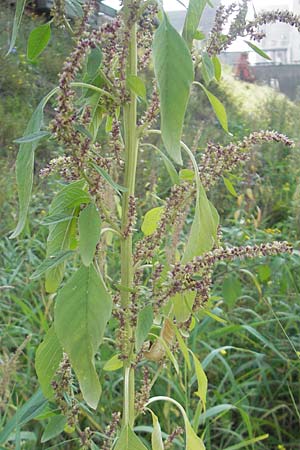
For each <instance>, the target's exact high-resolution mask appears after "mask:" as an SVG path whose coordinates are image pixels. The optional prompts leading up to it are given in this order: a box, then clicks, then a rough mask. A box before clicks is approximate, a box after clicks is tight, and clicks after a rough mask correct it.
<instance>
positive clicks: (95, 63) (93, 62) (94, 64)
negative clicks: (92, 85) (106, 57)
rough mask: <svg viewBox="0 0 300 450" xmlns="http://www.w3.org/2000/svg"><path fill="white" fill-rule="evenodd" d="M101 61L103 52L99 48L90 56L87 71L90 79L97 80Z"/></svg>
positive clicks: (94, 49) (92, 51)
mask: <svg viewBox="0 0 300 450" xmlns="http://www.w3.org/2000/svg"><path fill="white" fill-rule="evenodd" d="M101 61H102V52H101V50H100V48H99V47H95V48H93V49H92V50H91V52H90V54H89V56H88V60H87V65H86V71H87V75H88V77H89V79H93V78H95V76H96V75H97V72H98V70H99V68H100V65H101Z"/></svg>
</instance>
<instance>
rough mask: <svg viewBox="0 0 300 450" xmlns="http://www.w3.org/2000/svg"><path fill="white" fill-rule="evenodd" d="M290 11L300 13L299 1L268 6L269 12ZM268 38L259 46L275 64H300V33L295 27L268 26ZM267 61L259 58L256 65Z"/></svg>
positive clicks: (282, 24) (266, 28) (291, 0)
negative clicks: (277, 10)
mask: <svg viewBox="0 0 300 450" xmlns="http://www.w3.org/2000/svg"><path fill="white" fill-rule="evenodd" d="M276 9H279V10H288V11H291V12H293V13H296V14H299V13H300V1H299V0H284V1H283V2H282V4H280V5H278V4H276V5H275V4H274V5H270V6H268V10H276ZM263 30H264V31H265V33H266V37H265V38H264V39H263V40H262V41H261V42H260V44H259V46H260V48H262V49H263V50H264V51H265V52H266V53H268V55H269V56H270V57H271V58H272V63H273V64H274V63H275V64H295V63H299V62H300V33H299V32H298V31H297V29H295V28H294V27H291V26H290V25H287V24H284V23H274V24H268V25H265V26H264V27H263ZM265 62H266V60H264V59H263V58H261V57H259V56H257V58H256V63H257V64H260V63H265Z"/></svg>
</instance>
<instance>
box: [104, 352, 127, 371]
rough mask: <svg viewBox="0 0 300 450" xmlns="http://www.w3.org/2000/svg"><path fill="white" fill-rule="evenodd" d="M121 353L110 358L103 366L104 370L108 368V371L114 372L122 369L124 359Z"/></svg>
mask: <svg viewBox="0 0 300 450" xmlns="http://www.w3.org/2000/svg"><path fill="white" fill-rule="evenodd" d="M119 356H120V355H114V356H113V357H112V358H110V359H109V360H108V361H106V363H105V364H104V366H103V370H106V371H107V372H112V371H114V370H118V369H121V367H123V365H124V364H123V361H122V360H121V359H120V358H119Z"/></svg>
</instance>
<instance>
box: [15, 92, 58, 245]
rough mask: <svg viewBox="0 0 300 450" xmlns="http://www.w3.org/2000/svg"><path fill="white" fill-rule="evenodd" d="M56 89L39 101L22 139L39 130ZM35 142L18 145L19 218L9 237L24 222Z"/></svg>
mask: <svg viewBox="0 0 300 450" xmlns="http://www.w3.org/2000/svg"><path fill="white" fill-rule="evenodd" d="M56 91H57V89H56V88H55V89H53V90H52V91H51V92H49V94H47V95H46V96H45V97H44V98H43V99H42V100H41V101H40V103H39V105H38V106H37V108H36V110H35V111H34V113H33V115H32V116H31V119H30V121H29V122H28V125H27V127H26V130H25V135H24V136H23V138H24V139H25V138H26V136H29V135H32V134H33V133H36V132H37V131H40V129H41V127H42V125H43V115H44V114H43V112H44V107H45V105H46V103H47V102H48V100H49V99H50V98H51V97H52V95H54V94H55V92H56ZM37 144H38V141H33V142H27V143H23V144H21V145H20V149H19V152H18V156H17V163H16V177H17V186H18V195H19V218H18V223H17V226H16V229H15V230H14V232H13V233H12V235H11V236H10V237H11V239H13V238H15V237H17V236H19V234H20V233H21V232H22V231H23V229H24V227H25V224H26V218H27V211H28V207H29V202H30V196H31V190H32V183H33V165H34V151H35V149H36V147H37Z"/></svg>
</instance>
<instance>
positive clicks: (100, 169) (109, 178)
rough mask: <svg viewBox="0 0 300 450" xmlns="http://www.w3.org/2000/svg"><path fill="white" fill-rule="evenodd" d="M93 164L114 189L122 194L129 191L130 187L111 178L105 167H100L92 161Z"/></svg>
mask: <svg viewBox="0 0 300 450" xmlns="http://www.w3.org/2000/svg"><path fill="white" fill-rule="evenodd" d="M91 165H92V167H93V168H94V169H95V170H96V172H98V173H99V174H100V175H101V176H102V177H103V178H104V179H105V180H106V181H107V182H108V184H109V185H110V186H111V187H112V188H113V189H114V191H116V192H117V193H118V194H120V192H127V190H128V189H127V188H126V187H124V186H121V185H120V184H118V183H116V182H115V181H114V180H113V179H112V178H111V176H110V175H109V174H108V173H107V172H106V171H105V170H104V169H102V167H99V166H97V164H94V163H91Z"/></svg>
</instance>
